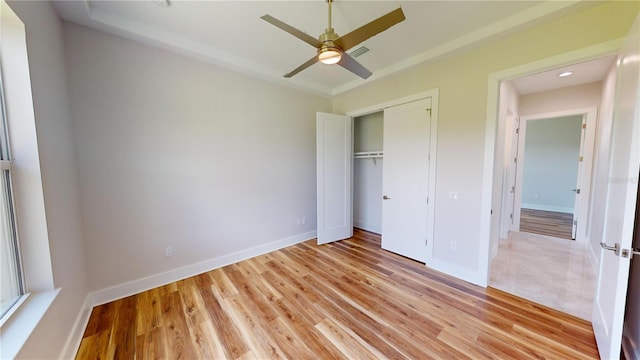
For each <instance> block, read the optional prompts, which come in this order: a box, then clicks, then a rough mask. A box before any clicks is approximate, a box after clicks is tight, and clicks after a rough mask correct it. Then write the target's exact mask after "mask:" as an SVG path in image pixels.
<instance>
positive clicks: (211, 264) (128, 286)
mask: <svg viewBox="0 0 640 360" xmlns="http://www.w3.org/2000/svg"><path fill="white" fill-rule="evenodd" d="M315 237H316V231H310V232H307V233H303V234H298V235H294V236H291V237H288V238H285V239H280V240H276V241H272V242H270V243H267V244H263V245H258V246H255V247H252V248H249V249H245V250H240V251H237V252H235V253H231V254H227V255H222V256H219V257H216V258H213V259H209V260H204V261H201V262H198V263H195V264H190V265H186V266H183V267H180V268H177V269H173V270H170V271H167V272H163V273H160V274H155V275H151V276H147V277H145V278H141V279H137V280H133V281H129V282H126V283H123V284H119V285H115V286H111V287H108V288H106V289H101V290H97V291H94V292H92V293H90V294H89V297H90V300H89V303H90V304H91V306H92V307H93V306H97V305H102V304H105V303H108V302H111V301H114V300H118V299H121V298H124V297H127V296H130V295H134V294H137V293H140V292H142V291H146V290H149V289H153V288H156V287H158V286H162V285H166V284H169V283H172V282H174V281H178V280H182V279H185V278H188V277H191V276H194V275H198V274H202V273H205V272H207V271H211V270H214V269H217V268H221V267H223V266H227V265H230V264H234V263H237V262H239V261H242V260H246V259H250V258H252V257H255V256H259V255H262V254H266V253H269V252H272V251H275V250H279V249H282V248H285V247H287V246H291V245H295V244H298V243H301V242H304V241H307V240H311V239H314V238H315Z"/></svg>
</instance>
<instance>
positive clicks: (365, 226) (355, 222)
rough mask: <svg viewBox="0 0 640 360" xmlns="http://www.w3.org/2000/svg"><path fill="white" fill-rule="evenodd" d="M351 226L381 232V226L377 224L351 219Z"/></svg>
mask: <svg viewBox="0 0 640 360" xmlns="http://www.w3.org/2000/svg"><path fill="white" fill-rule="evenodd" d="M353 226H354V227H357V228H358V229H362V230H367V231H371V232H372V233H376V234H382V227H381V226H379V225H373V224H369V223H366V222H363V221H358V220H353Z"/></svg>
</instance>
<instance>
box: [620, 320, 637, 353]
mask: <svg viewBox="0 0 640 360" xmlns="http://www.w3.org/2000/svg"><path fill="white" fill-rule="evenodd" d="M622 351H624V356H625V358H626V359H627V360H640V344H638V343H636V342H635V341H634V339H633V338H632V337H631V336H630V332H629V328H628V327H627V326H626V325H625V326H624V329H623V330H622Z"/></svg>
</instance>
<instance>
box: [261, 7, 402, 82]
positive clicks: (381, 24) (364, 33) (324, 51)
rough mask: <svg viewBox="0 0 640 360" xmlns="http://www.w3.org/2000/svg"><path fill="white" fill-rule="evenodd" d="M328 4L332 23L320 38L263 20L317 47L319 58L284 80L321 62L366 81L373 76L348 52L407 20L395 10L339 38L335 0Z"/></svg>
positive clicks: (279, 23)
mask: <svg viewBox="0 0 640 360" xmlns="http://www.w3.org/2000/svg"><path fill="white" fill-rule="evenodd" d="M326 1H327V4H328V7H329V24H328V26H327V29H326V30H325V31H324V33H323V34H321V35H320V36H319V37H318V39H316V38H314V37H312V36H310V35H307V34H306V33H304V32H302V31H300V30H298V29H296V28H294V27H293V26H290V25H288V24H285V23H284V22H282V21H280V20H278V19H276V18H274V17H273V16H271V15H264V16H262V17H261V19H262V20H264V21H266V22H268V23H270V24H272V25H275V26H277V27H279V28H280V29H282V30H284V31H286V32H288V33H289V34H291V35H293V36H295V37H297V38H298V39H300V40H302V41H304V42H306V43H307V44H309V45H311V46H313V47H315V48H316V49H317V51H318V53H317V54H316V56H314V57H312V58H311V59H309V60H308V61H307V62H305V63H304V64H302V65H300V66H298V67H297V68H295V69H294V70H293V71H291V72H289V73H287V74H285V75H284V77H286V78H290V77H292V76H294V75H295V74H297V73H299V72H300V71H302V70H304V69H306V68H308V67H309V66H311V65H313V64H315V63H316V62H318V61H320V62H321V63H323V64H338V65H340V66H342V67H343V68H345V69H347V70H349V71H351V72H352V73H354V74H356V75H358V76H360V77H361V78H363V79H366V78H368V77H369V76H371V71H369V70H367V69H366V68H365V67H364V66H362V65H361V64H360V63H359V62H357V61H356V60H355V59H354V58H353V57H351V55H349V54H347V52H346V51H347V50H349V49H351V48H352V47H354V46H356V45H358V44H360V43H361V42H363V41H365V40H367V39H368V38H370V37H372V36H374V35H377V34H379V33H381V32H383V31H385V30H387V29H388V28H390V27H392V26H393V25H395V24H397V23H399V22H401V21H403V20H404V19H405V17H404V13H403V12H402V8H397V9H396V10H393V11H392V12H390V13H388V14H386V15H383V16H381V17H379V18H377V19H375V20H373V21H371V22H369V23H368V24H366V25H363V26H361V27H359V28H357V29H355V30H353V31H352V32H350V33H348V34H346V35H343V36H338V34H336V32H335V31H334V30H333V27H331V4H332V3H333V0H326Z"/></svg>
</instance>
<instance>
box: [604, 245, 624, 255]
mask: <svg viewBox="0 0 640 360" xmlns="http://www.w3.org/2000/svg"><path fill="white" fill-rule="evenodd" d="M600 247H601V248H603V249H605V250H610V251H613V252H614V253H615V254H616V256H617V255H620V244H618V243H615V244H613V246H609V245H607V244H606V243H603V242H601V243H600Z"/></svg>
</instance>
